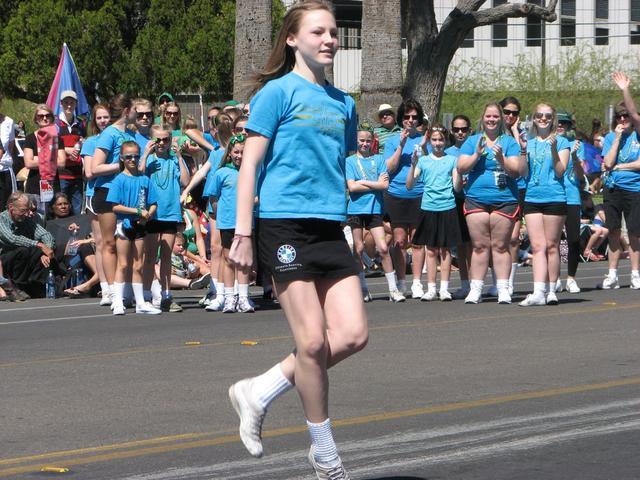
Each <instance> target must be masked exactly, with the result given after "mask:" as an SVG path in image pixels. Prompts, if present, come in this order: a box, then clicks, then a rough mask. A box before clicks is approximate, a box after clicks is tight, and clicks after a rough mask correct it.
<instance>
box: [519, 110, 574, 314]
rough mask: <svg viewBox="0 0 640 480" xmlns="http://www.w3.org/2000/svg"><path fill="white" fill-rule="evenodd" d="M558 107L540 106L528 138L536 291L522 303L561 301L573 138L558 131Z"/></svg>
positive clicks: (527, 204) (527, 201)
mask: <svg viewBox="0 0 640 480" xmlns="http://www.w3.org/2000/svg"><path fill="white" fill-rule="evenodd" d="M557 126H558V118H557V115H556V109H555V108H554V107H553V106H551V105H548V104H545V103H541V104H538V105H537V106H536V109H535V111H534V114H533V123H532V125H531V138H529V139H527V140H526V141H525V140H522V141H523V142H526V153H525V155H523V157H525V158H526V159H527V164H526V178H527V193H526V195H525V197H524V219H525V222H526V224H527V233H528V234H529V240H530V241H531V253H532V256H533V293H531V294H529V295H527V297H526V298H525V299H524V300H523V301H522V302H520V306H522V307H529V306H533V305H557V304H558V297H557V296H556V288H557V281H558V278H559V277H560V252H559V247H560V235H561V234H562V227H563V226H564V223H565V220H566V216H567V194H566V192H565V185H564V173H565V171H566V169H567V165H568V162H569V152H570V150H571V146H570V144H569V141H568V140H567V139H566V138H564V137H560V136H558V134H557V130H556V129H557Z"/></svg>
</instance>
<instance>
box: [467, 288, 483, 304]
mask: <svg viewBox="0 0 640 480" xmlns="http://www.w3.org/2000/svg"><path fill="white" fill-rule="evenodd" d="M464 303H482V290H476V289H473V288H472V289H471V290H469V294H468V295H467V296H466V297H465V299H464Z"/></svg>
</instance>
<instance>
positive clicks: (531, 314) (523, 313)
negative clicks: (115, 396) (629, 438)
mask: <svg viewBox="0 0 640 480" xmlns="http://www.w3.org/2000/svg"><path fill="white" fill-rule="evenodd" d="M639 307H640V303H632V304H627V305H616V306H611V305H606V306H597V307H588V308H580V309H575V310H556V309H553V308H550V309H547V310H546V311H545V312H541V311H540V310H537V312H538V313H536V309H535V308H529V309H520V310H518V313H514V312H513V311H511V312H510V313H505V314H500V315H484V316H479V317H468V318H459V319H454V320H443V321H433V320H431V319H424V320H419V321H413V322H404V323H396V324H393V325H378V326H374V327H371V326H370V327H369V331H378V330H400V329H404V328H414V327H426V328H430V327H437V326H441V325H449V324H455V323H467V322H476V321H484V320H519V319H522V318H546V317H558V316H563V315H578V314H582V313H599V312H608V311H611V310H629V309H633V308H639ZM291 338H292V337H291V335H279V336H273V337H263V338H256V339H255V341H257V342H258V343H265V342H274V341H279V340H291ZM241 341H242V340H241V339H236V340H227V341H224V342H211V343H202V344H200V345H177V346H176V345H168V346H158V347H144V348H136V349H132V350H123V351H120V352H106V353H87V354H83V355H71V356H68V357H54V358H41V359H36V360H28V361H24V362H12V363H0V368H10V367H24V366H29V365H39V364H47V363H60V362H71V361H75V360H86V359H93V358H109V357H122V356H127V355H137V354H143V353H159V352H170V351H176V350H185V349H190V350H192V349H195V348H204V347H224V346H234V345H239V344H240V342H241Z"/></svg>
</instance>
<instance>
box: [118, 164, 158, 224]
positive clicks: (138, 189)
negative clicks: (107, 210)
mask: <svg viewBox="0 0 640 480" xmlns="http://www.w3.org/2000/svg"><path fill="white" fill-rule="evenodd" d="M107 201H108V202H112V203H115V204H116V205H122V206H123V207H130V208H144V209H145V210H149V207H150V206H151V205H153V204H154V203H157V201H158V200H157V194H156V192H155V190H154V189H153V185H150V184H149V177H147V176H146V175H127V174H126V173H124V172H121V173H119V174H118V175H116V178H114V179H113V181H112V182H111V186H110V187H109V194H108V195H107ZM116 217H117V218H118V219H119V220H124V219H129V220H135V219H137V218H138V217H137V215H131V214H126V213H116Z"/></svg>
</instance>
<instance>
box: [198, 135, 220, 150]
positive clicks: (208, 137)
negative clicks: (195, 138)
mask: <svg viewBox="0 0 640 480" xmlns="http://www.w3.org/2000/svg"><path fill="white" fill-rule="evenodd" d="M202 136H203V137H204V139H205V140H206V141H207V142H209V143H210V144H211V145H213V151H215V150H218V149H219V148H220V144H219V143H218V141H217V140H216V139H215V138H213V135H211V133H209V132H205V133H204V134H203V135H202ZM207 151H210V150H207Z"/></svg>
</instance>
